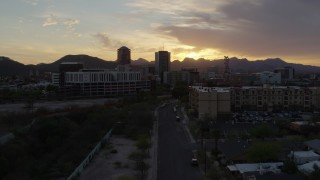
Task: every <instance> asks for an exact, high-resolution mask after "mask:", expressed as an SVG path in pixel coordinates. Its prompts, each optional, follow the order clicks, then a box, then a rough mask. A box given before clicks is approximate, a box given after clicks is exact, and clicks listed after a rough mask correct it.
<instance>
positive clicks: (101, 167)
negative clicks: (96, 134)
mask: <svg viewBox="0 0 320 180" xmlns="http://www.w3.org/2000/svg"><path fill="white" fill-rule="evenodd" d="M110 140H111V141H110V142H111V144H112V148H113V149H116V150H117V153H111V149H112V148H110V146H109V145H106V146H105V147H104V149H102V150H101V151H100V153H99V154H98V155H97V156H96V157H95V158H94V160H93V162H91V163H90V164H89V166H88V167H87V168H86V169H85V170H84V171H83V172H82V173H81V175H80V177H79V179H80V180H91V179H95V180H117V178H118V177H119V176H130V177H132V176H134V174H135V171H134V170H133V167H134V164H133V161H131V160H129V159H128V156H129V154H130V153H131V152H133V151H135V150H136V147H135V145H134V143H135V142H134V141H132V140H129V139H125V138H123V137H120V136H112V138H111V139H110Z"/></svg>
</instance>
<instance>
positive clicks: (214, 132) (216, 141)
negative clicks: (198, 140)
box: [212, 129, 221, 152]
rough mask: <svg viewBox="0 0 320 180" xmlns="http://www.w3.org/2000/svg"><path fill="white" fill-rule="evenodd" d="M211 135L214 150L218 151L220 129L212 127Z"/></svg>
mask: <svg viewBox="0 0 320 180" xmlns="http://www.w3.org/2000/svg"><path fill="white" fill-rule="evenodd" d="M212 137H213V138H214V143H215V151H216V152H218V141H219V139H220V138H221V134H220V131H219V130H218V129H214V130H213V131H212Z"/></svg>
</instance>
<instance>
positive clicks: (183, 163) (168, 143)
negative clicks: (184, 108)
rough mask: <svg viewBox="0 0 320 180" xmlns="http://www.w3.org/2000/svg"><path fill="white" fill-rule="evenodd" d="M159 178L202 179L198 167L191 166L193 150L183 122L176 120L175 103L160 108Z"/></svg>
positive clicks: (168, 179) (174, 179)
mask: <svg viewBox="0 0 320 180" xmlns="http://www.w3.org/2000/svg"><path fill="white" fill-rule="evenodd" d="M158 123H159V124H158V126H159V136H158V180H198V179H199V180H200V179H203V175H202V173H201V171H200V170H199V168H198V167H192V166H191V164H190V163H191V158H192V156H193V155H192V150H193V149H195V145H194V144H191V143H190V140H189V139H188V137H187V135H186V131H185V129H184V128H183V125H182V123H181V122H177V121H176V114H175V113H174V112H173V105H167V106H165V107H162V108H159V122H158Z"/></svg>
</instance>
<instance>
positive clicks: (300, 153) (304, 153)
mask: <svg viewBox="0 0 320 180" xmlns="http://www.w3.org/2000/svg"><path fill="white" fill-rule="evenodd" d="M293 154H294V156H295V157H301V158H303V157H319V156H320V155H319V154H317V153H315V152H313V151H294V152H293ZM290 155H292V153H290Z"/></svg>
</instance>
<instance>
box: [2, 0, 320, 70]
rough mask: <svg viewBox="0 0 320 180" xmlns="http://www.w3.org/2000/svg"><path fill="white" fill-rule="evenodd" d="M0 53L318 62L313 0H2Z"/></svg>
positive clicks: (46, 57) (318, 23)
mask: <svg viewBox="0 0 320 180" xmlns="http://www.w3.org/2000/svg"><path fill="white" fill-rule="evenodd" d="M0 23H1V31H0V40H1V43H0V56H7V57H10V58H11V59H14V60H17V61H19V62H22V63H25V64H37V63H41V62H44V63H49V62H53V61H55V60H57V59H59V58H61V57H62V56H64V55H67V54H87V55H90V56H96V57H99V58H102V59H105V60H115V59H116V50H117V49H118V48H119V47H121V46H123V45H125V46H127V47H129V48H130V49H131V54H132V59H137V58H145V59H147V60H154V52H155V51H158V50H162V49H163V47H164V49H165V50H168V51H170V52H171V53H172V60H174V59H179V60H183V59H184V57H192V58H195V59H198V58H205V59H218V58H219V59H221V58H223V56H224V55H228V56H229V57H233V56H237V57H239V58H248V59H251V60H256V59H265V58H273V57H279V58H282V59H284V60H285V61H287V62H292V63H302V64H311V65H318V66H320V1H319V0H149V1H146V0H1V6H0Z"/></svg>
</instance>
